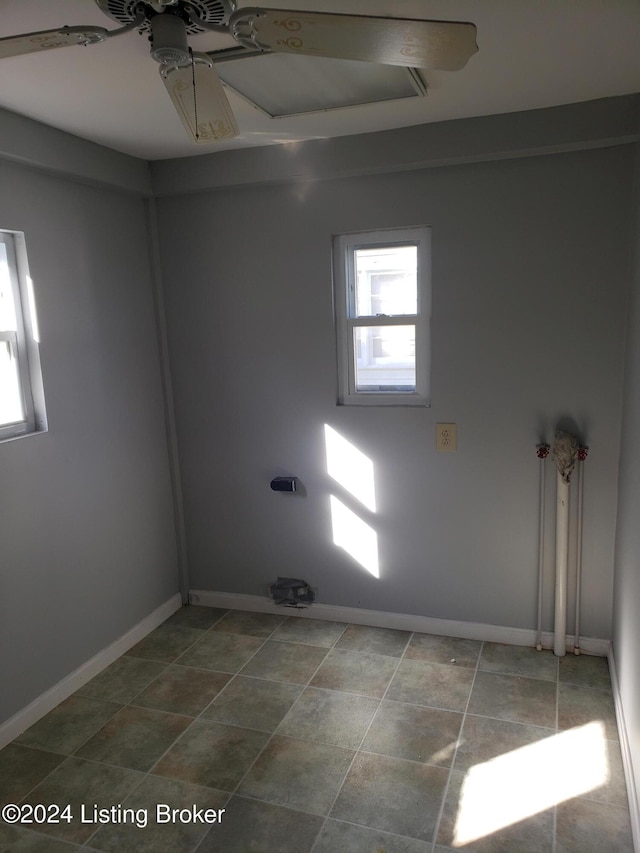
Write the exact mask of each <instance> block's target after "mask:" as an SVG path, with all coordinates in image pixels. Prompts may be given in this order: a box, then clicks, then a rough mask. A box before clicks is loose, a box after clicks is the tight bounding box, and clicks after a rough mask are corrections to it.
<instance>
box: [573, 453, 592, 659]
mask: <svg viewBox="0 0 640 853" xmlns="http://www.w3.org/2000/svg"><path fill="white" fill-rule="evenodd" d="M588 450H589V448H587V447H581V448H580V450H578V461H579V463H580V464H579V465H578V522H577V527H578V530H577V543H576V620H575V637H574V640H573V653H574V655H579V654H580V598H581V585H582V506H583V492H584V470H583V465H584V460H585V459H586V458H587V452H588Z"/></svg>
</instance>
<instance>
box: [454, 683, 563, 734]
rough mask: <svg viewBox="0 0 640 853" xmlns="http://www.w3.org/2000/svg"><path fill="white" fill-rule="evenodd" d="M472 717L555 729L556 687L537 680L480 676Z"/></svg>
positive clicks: (474, 687)
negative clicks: (477, 716)
mask: <svg viewBox="0 0 640 853" xmlns="http://www.w3.org/2000/svg"><path fill="white" fill-rule="evenodd" d="M469 713H470V714H479V715H481V716H484V717H496V718H498V719H500V720H510V721H511V722H513V723H527V724H529V725H534V726H544V727H546V728H555V725H556V684H555V683H553V682H551V681H543V680H541V679H537V678H522V677H520V676H516V675H499V674H498V673H494V672H478V673H477V675H476V680H475V682H474V685H473V691H472V693H471V700H470V702H469Z"/></svg>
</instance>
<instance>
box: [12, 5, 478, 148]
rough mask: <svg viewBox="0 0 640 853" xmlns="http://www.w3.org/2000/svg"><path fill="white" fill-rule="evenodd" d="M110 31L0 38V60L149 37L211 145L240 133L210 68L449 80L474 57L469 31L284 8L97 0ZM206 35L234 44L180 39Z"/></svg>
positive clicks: (194, 132)
mask: <svg viewBox="0 0 640 853" xmlns="http://www.w3.org/2000/svg"><path fill="white" fill-rule="evenodd" d="M95 2H96V4H97V5H98V7H99V8H100V9H101V10H102V11H103V12H104V13H105V14H106V15H108V16H109V17H110V18H112V19H113V20H115V21H117V22H118V23H120V24H121V25H122V26H120V27H119V28H118V29H113V30H107V29H105V28H104V27H98V26H93V25H88V26H71V27H69V26H64V27H60V28H59V29H54V30H42V31H40V32H33V33H24V34H22V35H16V36H9V37H7V38H0V59H4V58H8V57H12V56H19V55H21V54H27V53H37V52H39V51H44V50H51V49H52V48H57V47H68V46H71V45H84V46H86V45H92V44H98V43H100V42H103V41H106V40H107V39H109V38H113V37H115V36H118V35H122V34H124V33H128V32H130V31H131V30H136V29H137V30H138V31H139V32H141V33H147V34H148V36H149V42H150V44H151V51H150V52H151V56H152V57H153V59H155V60H156V62H158V63H159V65H160V76H161V78H162V81H163V82H164V85H165V87H166V89H167V92H168V93H169V96H170V98H171V100H172V102H173V105H174V107H175V109H176V111H177V112H178V115H179V116H180V118H181V120H182V122H183V124H184V126H185V128H186V130H187V133H188V134H189V136H190V137H191V139H192V140H193V141H194V142H197V143H210V142H216V141H217V140H222V139H229V138H231V137H234V136H237V135H238V134H239V130H238V126H237V124H236V120H235V118H234V115H233V112H232V110H231V105H230V104H229V101H228V99H227V96H226V94H225V92H224V89H223V86H222V83H221V81H220V78H219V77H218V74H217V72H216V69H215V67H214V64H215V63H217V62H223V61H228V60H232V59H240V58H243V57H249V56H256V55H261V54H268V53H279V52H283V53H293V54H301V55H306V56H323V57H331V58H334V59H352V60H359V61H363V62H376V63H381V64H383V65H403V66H408V67H417V68H430V69H439V70H443V71H457V70H459V69H460V68H463V67H464V65H466V63H467V61H468V60H469V58H470V57H471V56H472V55H473V54H474V53H475V52H476V51H477V50H478V47H477V44H476V40H475V36H476V27H475V25H474V24H471V23H463V22H458V21H424V20H409V19H406V18H389V17H372V16H365V15H344V14H333V13H327V12H305V11H295V10H286V9H260V8H254V7H244V8H240V9H237V8H236V4H235V0H146V1H145V2H143V0H95ZM206 31H211V32H215V33H219V34H220V33H222V34H225V35H230V36H233V38H234V39H235V41H236V45H235V46H233V47H229V48H223V49H221V50H215V51H209V52H196V51H194V50H192V49H191V48H190V47H189V44H188V36H189V35H195V34H197V33H202V32H206Z"/></svg>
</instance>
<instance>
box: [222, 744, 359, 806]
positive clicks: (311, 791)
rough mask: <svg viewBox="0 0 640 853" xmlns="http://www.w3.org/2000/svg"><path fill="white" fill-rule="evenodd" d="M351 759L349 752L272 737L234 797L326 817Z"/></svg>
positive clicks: (351, 755) (322, 745) (325, 745)
mask: <svg viewBox="0 0 640 853" xmlns="http://www.w3.org/2000/svg"><path fill="white" fill-rule="evenodd" d="M353 755H354V752H353V751H352V750H350V749H343V748H342V747H338V746H329V745H328V744H324V743H312V742H311V741H305V740H296V739H294V738H289V737H281V736H280V735H274V736H273V738H272V740H271V741H270V742H269V744H268V745H267V747H266V748H265V749H264V751H263V752H262V754H261V755H260V757H259V758H258V760H257V761H256V763H255V764H254V765H253V767H252V768H251V770H250V771H249V773H248V774H247V776H246V778H245V779H244V781H243V782H242V784H241V785H240V787H239V789H238V793H239V794H244V795H246V796H247V797H253V798H255V799H259V800H266V801H268V802H271V803H277V804H278V805H287V806H292V807H294V808H298V809H302V810H303V811H306V812H310V813H311V814H319V815H326V814H327V812H328V811H329V809H330V808H331V805H332V803H333V801H334V799H335V797H336V794H337V793H338V790H339V788H340V785H341V784H342V780H343V779H344V776H345V774H346V772H347V770H348V769H349V765H350V764H351V760H352V758H353Z"/></svg>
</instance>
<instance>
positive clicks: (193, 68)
mask: <svg viewBox="0 0 640 853" xmlns="http://www.w3.org/2000/svg"><path fill="white" fill-rule="evenodd" d="M189 53H190V54H191V85H192V86H193V118H194V121H195V131H196V140H198V139H200V131H199V130H198V96H197V95H196V64H195V61H194V59H193V51H192V50H191V48H189Z"/></svg>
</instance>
